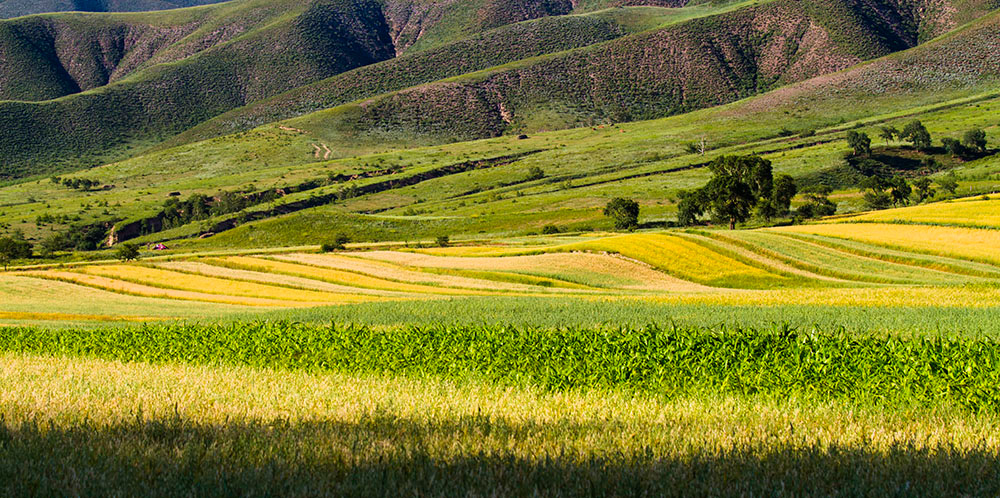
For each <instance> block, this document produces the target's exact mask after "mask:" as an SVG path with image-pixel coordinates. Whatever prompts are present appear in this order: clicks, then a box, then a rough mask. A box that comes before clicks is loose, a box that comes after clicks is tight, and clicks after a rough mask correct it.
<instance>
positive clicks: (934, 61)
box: [0, 15, 1000, 247]
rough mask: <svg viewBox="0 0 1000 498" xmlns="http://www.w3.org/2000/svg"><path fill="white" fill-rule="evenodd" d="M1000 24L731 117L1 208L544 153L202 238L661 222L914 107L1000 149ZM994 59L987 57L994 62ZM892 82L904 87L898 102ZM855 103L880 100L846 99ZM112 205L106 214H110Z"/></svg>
mask: <svg viewBox="0 0 1000 498" xmlns="http://www.w3.org/2000/svg"><path fill="white" fill-rule="evenodd" d="M997 23H998V20H997V16H996V15H993V16H990V17H988V18H986V19H983V20H981V21H978V22H976V23H973V24H972V25H970V26H967V27H965V28H963V29H961V30H959V31H958V32H956V33H954V34H951V35H948V36H945V37H943V38H941V39H938V40H935V41H933V42H930V43H929V44H927V45H923V46H920V47H917V48H915V49H913V50H910V51H906V52H903V53H900V54H897V55H893V56H889V57H887V58H883V59H880V60H877V61H874V62H872V63H868V64H863V65H861V66H858V67H856V68H852V69H851V70H848V71H844V72H841V73H837V74H833V75H829V76H824V77H819V78H816V79H813V80H810V81H806V82H803V83H800V84H796V85H792V86H789V87H786V88H783V89H779V90H777V91H774V92H771V93H769V94H766V95H763V96H760V97H756V98H753V99H749V100H746V101H742V102H738V103H735V104H731V105H727V106H722V107H719V108H714V109H709V110H704V111H698V112H694V113H690V114H687V115H682V116H677V117H673V118H668V119H664V120H657V121H649V122H640V123H633V124H629V125H623V126H621V127H615V128H607V127H605V128H602V129H597V130H593V129H591V128H583V129H575V130H568V131H563V132H553V133H545V134H538V135H533V136H532V137H530V138H529V139H527V140H515V139H513V138H507V137H501V138H497V139H490V140H484V141H477V142H469V143H458V144H452V145H447V146H441V147H430V148H424V149H412V150H408V151H398V152H383V153H379V154H376V155H371V156H363V157H357V158H346V159H341V160H336V161H322V160H321V159H320V160H317V159H316V158H315V157H314V151H315V149H314V146H317V144H320V143H326V144H328V145H329V146H330V147H331V149H332V151H333V152H334V155H333V157H345V156H351V155H352V154H358V153H361V154H366V153H371V152H373V151H379V150H382V151H384V150H385V149H387V148H389V147H388V146H387V145H386V144H381V143H379V144H368V145H365V144H357V143H342V142H340V143H338V142H326V141H325V140H324V139H323V138H322V137H320V136H316V135H313V134H309V133H304V134H303V133H299V132H293V131H285V130H280V129H277V128H273V127H265V128H261V129H259V130H256V131H254V132H252V133H243V134H237V135H232V136H229V137H224V138H219V139H213V140H211V141H207V142H202V143H197V144H192V145H187V146H183V147H177V148H174V149H170V150H166V151H162V152H158V153H156V154H153V155H149V156H147V157H141V158H137V159H134V160H130V161H127V162H123V163H119V164H114V165H109V166H107V167H103V168H99V169H95V170H93V171H90V172H87V173H83V174H81V175H80V176H84V177H90V178H97V179H98V180H100V181H101V182H105V183H108V184H114V185H116V188H115V189H113V190H109V191H102V192H91V193H80V192H76V191H72V190H69V189H66V188H64V187H60V186H55V185H49V184H48V182H47V181H42V182H31V183H25V184H21V185H17V186H11V187H7V188H3V189H0V206H2V207H0V213H3V219H4V221H6V222H8V223H11V224H12V225H13V226H14V227H18V228H21V229H24V230H26V231H27V232H28V233H29V235H30V236H35V234H43V233H45V232H46V231H47V230H49V229H50V228H52V227H51V226H42V227H36V226H35V224H34V218H35V216H37V215H39V214H42V213H45V212H51V213H54V214H67V215H70V216H75V215H77V214H80V215H81V216H82V218H83V221H96V220H101V219H108V218H109V217H114V218H115V219H134V218H136V217H139V216H148V215H151V214H153V213H154V212H155V210H156V209H158V208H157V206H158V205H159V204H161V203H162V202H163V199H165V198H166V194H167V193H168V192H171V191H180V192H182V194H183V195H185V196H186V195H188V194H189V193H192V192H203V193H206V194H212V193H214V192H216V191H218V190H219V189H232V188H234V187H237V186H244V185H247V184H249V183H254V184H255V185H256V188H258V189H259V188H266V187H269V186H273V187H283V186H288V185H294V184H297V183H299V182H301V181H304V180H307V179H310V178H312V179H315V178H321V179H322V178H324V177H325V176H326V175H328V174H336V173H345V174H353V173H356V172H359V171H366V170H374V169H380V168H386V167H389V166H393V165H395V166H402V167H403V173H401V174H400V176H406V175H412V174H416V173H419V172H421V171H426V170H428V169H432V168H435V167H438V166H440V165H442V164H449V163H458V162H462V161H467V160H471V159H479V158H488V157H496V156H498V155H506V154H513V153H519V152H527V151H537V150H541V151H542V152H540V153H537V154H533V155H530V156H527V157H525V158H522V159H520V160H518V161H515V162H513V163H511V164H508V165H504V166H500V167H495V168H489V169H481V170H475V171H469V172H466V173H462V174H458V175H451V176H448V177H445V178H439V179H436V180H432V181H426V182H423V183H420V184H417V185H413V186H409V187H405V188H399V189H393V190H391V191H389V192H385V193H380V194H373V195H367V196H363V197H359V198H356V199H350V200H348V201H346V202H341V203H335V204H332V205H330V206H324V207H319V208H314V209H311V210H307V211H303V212H300V213H295V214H292V215H288V216H284V217H280V218H276V219H274V220H270V221H264V222H257V223H254V224H251V225H248V226H247V227H242V228H239V229H237V230H235V231H233V232H232V233H231V234H228V233H227V234H226V235H225V236H224V237H221V238H216V239H208V240H206V241H201V242H199V244H203V245H214V246H217V247H225V246H226V245H227V244H233V245H241V246H247V245H250V246H262V245H266V246H280V245H286V244H290V243H299V244H301V243H305V244H310V243H316V242H317V239H318V238H322V237H324V234H330V233H333V232H337V231H343V232H346V233H349V234H351V235H353V236H354V237H355V239H357V240H386V239H392V240H401V239H403V240H414V239H419V238H425V239H426V238H433V237H434V236H435V235H438V234H441V233H448V234H451V235H457V234H477V233H480V232H482V233H491V234H511V233H524V231H531V230H539V229H540V228H541V227H542V226H543V225H545V224H547V223H556V224H561V225H564V226H567V225H568V226H570V227H575V228H581V227H586V226H590V227H600V226H603V225H602V224H603V223H604V221H603V218H602V216H601V215H600V211H599V208H600V206H602V205H603V203H604V202H606V200H607V199H608V198H610V197H614V196H617V195H626V196H631V197H635V198H637V199H639V200H640V202H641V203H642V204H643V213H644V214H643V218H644V219H645V220H658V219H659V220H662V219H665V218H669V217H671V216H672V214H671V211H672V209H673V207H672V196H673V195H674V194H673V192H675V191H676V189H679V188H690V187H695V186H698V185H699V184H700V183H701V182H703V181H704V180H705V178H706V177H705V173H704V172H703V171H701V170H699V169H685V168H686V167H687V166H688V165H691V164H697V163H701V162H704V161H706V160H709V159H711V157H712V156H714V155H715V154H721V153H733V152H739V153H745V152H750V151H756V152H760V153H764V154H765V155H766V157H767V158H769V159H771V160H772V161H774V163H775V167H776V168H777V170H778V171H782V172H788V173H791V174H793V175H796V176H802V175H811V174H813V173H815V172H817V171H820V170H823V169H824V168H830V167H834V166H837V165H838V164H840V162H841V154H842V153H843V151H844V150H845V146H844V144H843V142H842V140H843V133H844V131H845V130H846V129H848V128H850V127H852V126H854V124H853V122H854V121H855V120H862V121H863V122H862V131H867V132H869V134H871V135H872V136H875V133H876V131H875V129H874V128H875V127H876V126H877V125H879V124H881V122H882V121H887V122H889V123H890V124H895V125H896V126H897V127H901V125H902V123H903V122H905V121H906V120H908V119H909V117H908V116H910V115H914V114H917V115H919V117H920V118H921V119H923V120H924V122H925V123H926V124H927V125H928V126H929V127H930V129H931V132H932V134H934V136H935V139H937V138H939V137H941V136H960V135H961V133H962V131H963V130H964V129H967V128H969V127H973V126H976V127H982V128H984V129H986V130H987V133H988V136H989V137H990V140H991V141H995V140H996V139H995V136H996V123H995V122H994V121H993V120H991V116H992V115H993V113H994V112H996V110H997V109H1000V102H997V101H996V99H995V98H991V97H976V96H977V95H980V94H981V93H982V92H988V91H991V90H992V89H993V88H995V86H994V85H995V83H994V82H995V81H996V80H995V77H996V74H995V71H996V67H997V61H995V60H994V58H992V55H993V54H995V53H996V51H995V50H992V48H991V47H994V46H995V43H996V35H995V33H996V25H997ZM981 53H985V54H987V55H986V56H985V57H981V56H980V55H979V54H981ZM883 88H889V89H891V90H892V93H891V96H887V94H886V93H885V92H884V91H883ZM845 101H851V102H856V101H864V102H867V103H868V104H867V105H866V106H845V105H843V102H845ZM840 123H844V124H840ZM865 123H867V125H866V124H865ZM619 128H620V129H621V130H624V131H625V133H622V132H620V130H619ZM782 128H788V129H792V130H796V131H798V130H804V129H817V130H819V133H818V134H817V135H816V136H815V137H808V138H794V137H793V138H776V135H777V134H778V132H779V131H780V130H781V129H782ZM702 136H704V137H705V138H706V139H707V140H708V143H709V146H710V148H711V149H712V150H711V152H710V154H709V155H708V156H707V157H700V156H692V155H690V154H687V153H686V152H685V151H684V150H683V147H682V145H683V144H684V143H685V142H686V141H689V140H693V139H697V138H699V137H702ZM994 143H995V142H994ZM994 164H995V163H994V160H993V159H985V160H981V161H976V162H973V163H969V164H966V165H962V166H961V167H960V171H963V172H965V171H967V173H963V178H965V179H966V180H964V181H963V187H962V189H963V191H967V190H966V189H970V188H972V189H978V188H980V187H982V188H986V187H988V186H989V185H991V184H992V183H989V177H990V175H991V174H992V173H991V171H993V169H994ZM531 166H539V167H541V168H542V169H543V170H544V171H545V173H546V177H545V178H543V179H541V180H534V181H526V180H525V179H524V178H525V176H526V175H527V169H528V168H529V167H531ZM975 178H982V180H976V179H975ZM375 181H381V179H378V178H375V179H370V180H359V181H357V182H351V183H347V184H334V185H331V186H328V187H322V188H320V189H317V190H315V191H310V192H306V193H302V194H293V195H291V196H289V197H288V198H287V199H283V200H281V201H279V202H278V204H281V203H282V202H287V201H292V200H296V199H302V198H306V197H308V196H311V195H313V194H324V193H331V192H336V191H337V190H338V189H341V188H344V187H348V186H350V185H352V184H355V185H357V184H364V183H366V182H369V183H370V182H375ZM32 198H34V199H35V201H34V202H32ZM38 199H43V200H44V202H42V201H38ZM838 199H840V200H841V201H842V202H843V204H844V207H849V206H851V205H852V203H856V202H857V197H856V196H852V195H847V196H841V197H838ZM105 202H107V203H108V204H109V207H108V208H102V207H101V205H103V204H104V203H105ZM102 213H103V214H102ZM364 213H374V214H364ZM201 226H202V225H201V224H194V225H191V226H190V227H188V228H186V229H184V230H180V231H176V230H175V231H173V232H172V233H169V234H164V236H165V237H166V236H171V235H172V236H183V235H192V234H193V235H197V234H198V233H200V231H201V230H203V228H200V227H201ZM251 227H255V228H251Z"/></svg>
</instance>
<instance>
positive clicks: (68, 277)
mask: <svg viewBox="0 0 1000 498" xmlns="http://www.w3.org/2000/svg"><path fill="white" fill-rule="evenodd" d="M25 275H29V276H33V277H37V278H43V279H51V280H58V281H60V282H68V283H72V284H78V285H84V286H88V287H95V288H98V289H103V290H107V291H111V292H115V293H120V294H128V295H131V296H143V297H155V298H164V299H180V300H185V301H201V302H207V303H222V304H236V305H241V306H273V307H301V306H309V305H310V303H300V302H294V301H286V300H279V299H266V298H257V297H238V296H228V295H224V294H212V293H207V292H196V291H183V290H176V289H166V288H163V287H154V286H151V285H143V284H137V283H134V282H128V281H125V280H118V279H116V278H109V277H103V276H98V275H89V274H85V273H76V272H66V271H46V272H37V273H33V272H27V273H25ZM330 304H339V303H330Z"/></svg>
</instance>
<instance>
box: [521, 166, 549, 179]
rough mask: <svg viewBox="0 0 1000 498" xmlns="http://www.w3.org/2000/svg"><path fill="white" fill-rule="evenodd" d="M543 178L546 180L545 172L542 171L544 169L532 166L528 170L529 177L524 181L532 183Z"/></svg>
mask: <svg viewBox="0 0 1000 498" xmlns="http://www.w3.org/2000/svg"><path fill="white" fill-rule="evenodd" d="M542 178H545V172H544V171H542V168H539V167H538V166H532V167H530V168H528V176H527V177H525V179H524V180H525V181H528V182H530V181H533V180H541V179H542Z"/></svg>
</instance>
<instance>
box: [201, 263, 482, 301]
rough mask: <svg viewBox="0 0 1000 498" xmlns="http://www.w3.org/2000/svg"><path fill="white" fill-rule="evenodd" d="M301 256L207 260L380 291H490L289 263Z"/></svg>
mask: <svg viewBox="0 0 1000 498" xmlns="http://www.w3.org/2000/svg"><path fill="white" fill-rule="evenodd" d="M300 256H306V255H297V254H291V255H278V256H275V257H274V259H272V258H254V257H243V256H233V257H228V258H224V259H213V260H210V262H212V264H220V265H225V266H229V267H232V268H242V269H246V270H253V271H260V272H268V273H278V274H282V275H290V276H295V277H301V278H309V279H313V280H318V281H321V282H329V283H333V284H338V285H345V286H351V287H357V288H363V289H371V290H379V291H394V292H411V293H419V294H423V295H426V294H438V295H454V296H473V295H488V294H489V293H487V292H482V291H475V290H469V289H453V288H447V287H437V286H433V285H422V284H411V283H407V282H397V281H394V280H388V279H384V278H379V277H373V276H370V275H366V274H363V273H358V272H354V271H349V270H341V269H337V268H329V267H322V266H312V265H309V264H301V263H294V262H290V261H298V260H300V259H306V258H301V257H300ZM330 261H334V262H335V261H337V260H330Z"/></svg>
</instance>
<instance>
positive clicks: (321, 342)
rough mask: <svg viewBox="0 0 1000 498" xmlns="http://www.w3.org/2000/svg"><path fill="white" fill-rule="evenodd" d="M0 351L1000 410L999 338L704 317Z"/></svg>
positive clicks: (44, 342)
mask: <svg viewBox="0 0 1000 498" xmlns="http://www.w3.org/2000/svg"><path fill="white" fill-rule="evenodd" d="M0 350H3V351H7V352H11V353H15V354H54V355H70V356H72V355H85V356H89V357H98V358H106V359H111V360H116V361H128V362H134V361H142V362H153V363H170V362H177V361H183V362H189V363H196V364H210V365H214V364H230V365H246V366H250V367H257V368H269V369H290V370H309V371H337V372H351V373H363V374H369V373H371V374H391V375H415V376H425V375H434V376H440V377H444V378H452V379H462V378H468V377H474V378H483V379H486V380H488V381H492V382H498V383H502V384H513V385H521V384H524V385H531V386H538V387H540V388H542V389H546V390H572V389H621V390H625V391H638V392H649V393H655V394H656V395H658V396H664V397H668V398H670V397H677V396H684V395H687V394H695V393H704V392H717V393H731V394H737V395H760V394H763V395H768V396H779V397H785V396H792V395H795V396H801V397H803V398H806V399H815V400H828V399H836V400H843V401H848V402H850V403H854V404H857V405H862V406H886V405H897V404H899V405H907V406H912V405H914V404H916V405H920V406H958V407H963V408H965V409H967V410H970V411H974V412H986V413H1000V390H998V389H997V385H1000V369H997V368H995V366H996V365H997V364H1000V344H998V343H997V342H996V341H994V340H990V339H948V338H943V337H934V338H918V339H900V338H897V337H894V336H889V337H886V336H882V335H863V334H862V335H846V334H805V333H800V332H796V331H795V330H790V329H788V328H786V327H775V328H773V329H769V330H751V329H722V330H718V331H712V330H705V329H700V328H667V329H663V328H657V327H649V328H644V329H566V330H538V329H520V328H515V327H506V326H497V327H468V326H454V327H445V326H428V327H404V328H401V329H389V330H386V329H381V328H367V327H344V326H336V327H329V326H321V325H310V324H303V323H270V322H262V323H260V322H259V323H243V324H233V325H213V326H196V325H189V326H180V325H173V326H171V325H164V326H154V325H150V326H143V327H135V328H123V329H99V330H91V329H69V330H55V329H29V328H13V329H7V330H5V332H4V334H3V336H2V338H0Z"/></svg>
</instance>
